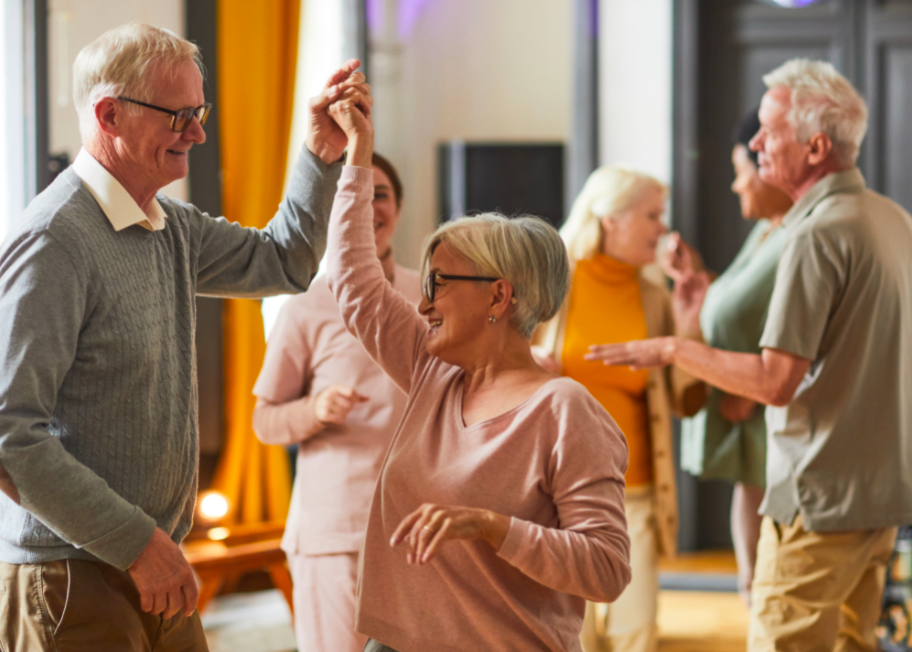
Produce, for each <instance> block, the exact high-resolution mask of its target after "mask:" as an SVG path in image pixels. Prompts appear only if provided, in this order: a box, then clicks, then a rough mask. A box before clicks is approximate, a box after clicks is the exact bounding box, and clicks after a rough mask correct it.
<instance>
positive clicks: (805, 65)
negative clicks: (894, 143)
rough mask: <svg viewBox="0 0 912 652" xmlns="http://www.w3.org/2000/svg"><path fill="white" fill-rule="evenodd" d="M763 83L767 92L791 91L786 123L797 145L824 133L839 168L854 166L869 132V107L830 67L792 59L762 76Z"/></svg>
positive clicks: (844, 79)
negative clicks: (792, 131) (780, 87)
mask: <svg viewBox="0 0 912 652" xmlns="http://www.w3.org/2000/svg"><path fill="white" fill-rule="evenodd" d="M763 83H765V84H766V86H767V87H768V88H773V87H776V86H784V87H785V88H788V89H791V91H792V108H791V110H790V111H789V114H788V120H789V123H790V124H791V125H792V127H793V128H794V129H795V138H796V139H797V140H798V142H799V143H806V142H807V141H808V140H809V139H810V137H811V136H813V135H814V134H816V133H824V134H826V135H827V136H829V137H830V140H831V141H832V142H833V157H834V158H835V160H836V161H837V162H838V163H839V164H841V165H845V166H852V165H855V160H856V159H857V158H858V150H859V149H860V148H861V142H862V141H863V140H864V136H865V132H866V131H867V130H868V107H867V105H866V104H865V101H864V99H862V97H861V95H859V94H858V92H857V91H856V90H855V89H854V88H853V87H852V84H850V83H849V80H848V79H846V78H845V77H843V76H842V75H841V74H839V72H838V71H837V70H836V68H834V67H833V64H831V63H827V62H825V61H811V60H810V59H792V60H791V61H787V62H785V63H784V64H782V65H781V66H779V67H778V68H776V69H775V70H773V71H772V72H771V73H769V74H767V75H764V76H763Z"/></svg>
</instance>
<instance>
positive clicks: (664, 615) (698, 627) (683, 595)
mask: <svg viewBox="0 0 912 652" xmlns="http://www.w3.org/2000/svg"><path fill="white" fill-rule="evenodd" d="M661 570H662V571H663V572H672V573H713V574H721V573H735V572H736V570H737V565H736V564H735V558H734V555H733V554H732V553H731V552H700V553H691V554H684V555H680V556H679V557H678V559H676V560H674V561H663V562H662V564H661ZM747 620H748V612H747V607H745V606H744V603H743V602H741V598H740V597H739V596H738V594H737V593H708V592H693V591H662V592H661V593H660V594H659V636H660V638H659V650H660V652H744V650H745V648H746V647H747Z"/></svg>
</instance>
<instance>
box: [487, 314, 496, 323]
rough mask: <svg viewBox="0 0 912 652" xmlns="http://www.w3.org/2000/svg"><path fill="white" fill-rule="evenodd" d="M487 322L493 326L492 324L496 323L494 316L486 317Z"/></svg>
mask: <svg viewBox="0 0 912 652" xmlns="http://www.w3.org/2000/svg"><path fill="white" fill-rule="evenodd" d="M488 321H489V322H491V323H492V324H493V323H494V322H496V321H497V317H495V316H494V315H491V316H490V317H488Z"/></svg>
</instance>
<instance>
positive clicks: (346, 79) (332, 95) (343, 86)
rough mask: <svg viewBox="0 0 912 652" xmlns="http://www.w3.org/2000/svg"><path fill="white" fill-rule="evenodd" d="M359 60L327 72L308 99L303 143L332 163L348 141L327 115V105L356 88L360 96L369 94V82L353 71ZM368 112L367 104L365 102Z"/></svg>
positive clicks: (339, 155)
mask: <svg viewBox="0 0 912 652" xmlns="http://www.w3.org/2000/svg"><path fill="white" fill-rule="evenodd" d="M360 65H361V62H360V61H358V60H357V59H349V60H348V61H346V62H345V63H344V64H343V65H342V67H341V68H339V69H338V70H337V71H336V72H334V73H333V74H332V76H330V78H329V80H328V81H327V82H326V85H325V86H324V87H323V91H322V92H321V93H320V94H319V95H317V96H316V97H313V98H311V100H310V118H309V124H308V130H307V139H306V140H305V144H306V145H307V149H309V150H310V151H311V152H312V153H313V154H314V155H315V156H317V157H319V158H320V160H322V161H323V162H324V163H327V164H328V163H335V162H336V161H338V160H339V159H340V158H341V156H342V152H344V151H345V147H346V145H347V144H348V136H347V135H346V134H345V131H344V130H343V129H342V128H341V127H340V126H339V125H338V124H337V123H336V121H335V120H333V119H332V117H330V115H329V107H330V106H331V105H332V103H333V102H335V101H336V100H338V99H339V98H341V97H342V96H343V95H344V94H345V93H346V91H351V90H354V91H357V92H358V93H359V94H360V95H361V96H363V97H367V98H370V92H371V89H370V84H367V83H366V82H365V78H364V75H363V74H362V73H360V72H355V71H356V70H357V69H358V67H359V66H360ZM367 111H368V113H369V112H370V105H369V104H368V105H367Z"/></svg>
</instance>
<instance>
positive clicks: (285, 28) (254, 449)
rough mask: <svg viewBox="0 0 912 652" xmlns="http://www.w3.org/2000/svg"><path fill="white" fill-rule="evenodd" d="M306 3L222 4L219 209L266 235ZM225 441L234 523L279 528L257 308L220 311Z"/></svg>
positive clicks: (278, 469) (282, 471)
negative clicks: (263, 437)
mask: <svg viewBox="0 0 912 652" xmlns="http://www.w3.org/2000/svg"><path fill="white" fill-rule="evenodd" d="M300 10H301V0H265V1H262V2H261V1H257V0H218V4H217V5H216V22H217V32H216V33H217V36H218V44H217V52H216V56H217V61H218V65H217V74H218V110H219V140H220V142H219V144H220V148H221V157H222V209H223V211H224V214H225V215H226V216H227V218H228V219H230V220H234V221H237V222H240V223H241V224H243V225H244V226H252V227H258V228H261V227H264V226H266V224H267V223H268V222H269V220H270V218H271V217H272V216H273V214H275V211H276V209H277V207H278V205H279V202H280V201H281V198H282V191H283V183H284V180H285V163H286V160H287V157H288V141H289V138H290V134H291V118H292V111H293V100H294V81H295V63H296V62H297V48H298V23H299V15H300ZM223 318H224V326H223V328H224V361H225V365H224V367H225V430H226V432H225V441H224V445H223V447H222V455H221V458H220V460H219V465H218V468H217V469H216V474H215V478H214V481H213V488H214V489H217V490H218V491H221V492H222V493H224V494H225V495H226V496H227V497H228V499H229V500H230V501H231V503H232V505H233V510H232V521H234V522H236V523H259V522H263V521H271V520H281V519H284V518H285V516H286V514H287V513H288V504H289V500H290V498H291V473H290V469H289V464H288V457H287V455H286V453H285V450H284V449H283V448H279V447H276V446H264V445H263V444H261V443H260V442H259V441H258V440H257V439H256V436H255V435H254V433H253V426H252V423H253V406H254V403H255V399H254V396H253V385H254V382H256V378H257V375H258V374H259V372H260V367H261V366H262V364H263V354H264V352H265V348H266V347H265V342H264V338H263V320H262V317H261V315H260V303H259V302H258V301H250V300H245V299H229V300H226V301H225V303H224V312H223Z"/></svg>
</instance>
